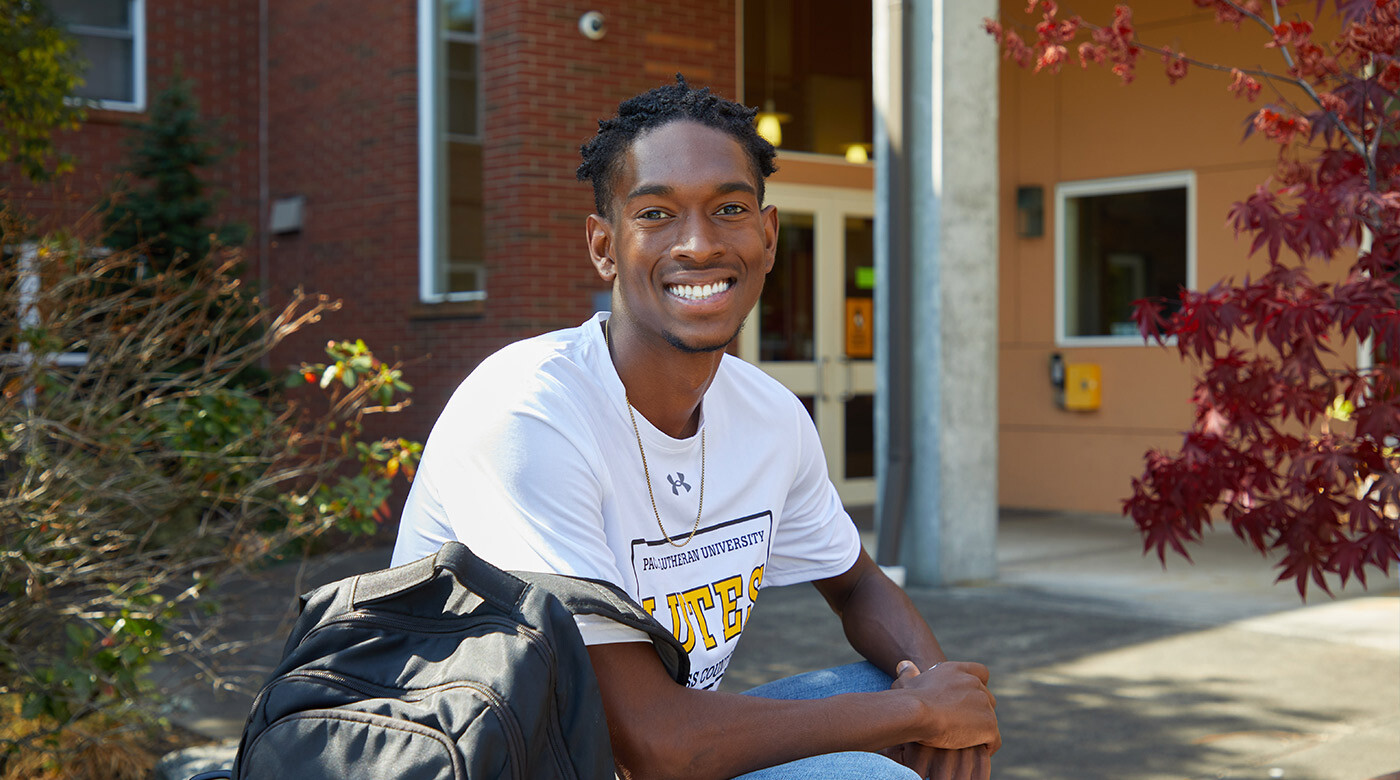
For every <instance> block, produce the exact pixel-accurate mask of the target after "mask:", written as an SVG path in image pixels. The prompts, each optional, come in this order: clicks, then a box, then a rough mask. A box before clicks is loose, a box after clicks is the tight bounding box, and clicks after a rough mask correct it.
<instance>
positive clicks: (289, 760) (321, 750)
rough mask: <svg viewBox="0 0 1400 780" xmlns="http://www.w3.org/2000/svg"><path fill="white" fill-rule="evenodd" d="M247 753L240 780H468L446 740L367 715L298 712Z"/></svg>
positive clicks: (272, 728) (403, 723) (267, 732)
mask: <svg viewBox="0 0 1400 780" xmlns="http://www.w3.org/2000/svg"><path fill="white" fill-rule="evenodd" d="M248 747H249V749H248V751H247V753H246V754H245V755H244V756H242V759H243V760H242V761H241V762H240V763H239V766H238V777H239V778H240V779H241V780H242V779H244V778H246V780H270V779H271V778H283V777H285V778H294V779H295V780H320V778H346V777H376V778H378V777H385V778H387V777H392V778H398V780H468V778H467V774H466V771H465V770H464V769H463V767H462V760H461V757H460V756H458V755H457V748H456V746H455V745H453V744H452V742H451V741H450V740H448V738H447V737H446V736H445V735H443V734H441V733H439V732H437V731H434V730H433V729H430V728H428V727H426V726H422V725H419V724H417V723H411V722H407V721H403V720H399V719H396V718H390V717H385V716H383V715H377V714H375V713H372V712H356V711H353V710H308V711H306V712H298V713H295V714H293V715H288V716H287V717H285V718H282V719H281V720H279V721H277V722H276V723H273V724H272V725H271V726H269V727H268V728H267V730H265V731H264V732H263V733H261V734H259V735H258V737H257V739H255V740H254V741H253V744H251V745H249V746H248ZM473 780H474V779H473Z"/></svg>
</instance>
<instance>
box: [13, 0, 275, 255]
mask: <svg viewBox="0 0 1400 780" xmlns="http://www.w3.org/2000/svg"><path fill="white" fill-rule="evenodd" d="M177 66H178V67H179V68H180V69H181V71H182V72H183V73H184V75H185V77H186V78H189V79H191V80H193V82H194V91H195V97H196V98H197V99H198V100H199V104H200V111H201V114H202V115H203V116H204V117H205V118H206V119H217V120H218V123H219V124H218V128H217V134H216V136H215V137H216V138H217V139H218V140H219V141H220V142H221V146H222V147H223V149H224V151H225V152H227V156H226V157H225V158H224V159H223V161H222V162H220V163H219V164H218V165H217V166H216V167H215V168H213V169H212V170H209V171H206V172H205V173H206V179H207V180H208V181H209V183H210V185H211V190H212V192H213V194H214V195H215V196H216V197H217V201H216V202H217V203H218V206H219V210H220V213H221V215H222V216H223V218H225V219H227V220H229V221H233V222H242V223H244V224H245V225H247V226H248V227H249V228H250V229H252V230H256V229H257V227H258V224H257V219H258V100H257V98H258V5H257V3H251V2H246V0H146V95H147V101H146V102H147V104H148V105H149V104H150V101H151V98H152V97H153V96H154V95H155V94H156V93H157V92H159V91H160V90H161V89H163V88H165V87H166V86H167V85H168V84H169V82H170V76H171V74H172V72H173V71H174V69H175V68H176V67H177ZM145 118H146V115H145V114H144V113H132V112H126V111H90V112H89V113H88V119H87V121H86V122H84V123H83V125H82V127H80V128H79V129H77V130H75V131H71V132H70V131H65V132H62V133H59V134H58V136H57V137H56V141H57V146H58V148H59V149H60V150H62V151H64V152H66V153H69V154H72V155H73V156H74V158H75V159H74V163H75V170H74V171H73V172H72V173H71V174H68V175H66V176H63V177H61V178H59V179H58V180H57V181H54V182H52V183H49V184H44V185H37V186H36V185H32V184H30V183H29V182H27V181H26V180H24V179H23V178H21V177H19V176H18V175H17V174H16V173H14V172H13V171H11V170H9V166H6V167H5V168H3V169H0V189H3V190H6V191H7V192H6V193H5V196H6V197H7V198H8V199H11V200H13V201H15V202H16V203H18V204H19V206H20V207H21V208H23V209H25V210H26V211H27V212H29V213H30V214H32V215H34V216H36V217H38V218H40V219H41V220H43V224H44V225H47V226H56V225H67V226H71V225H73V224H74V222H75V221H76V220H78V219H79V218H80V217H82V216H83V215H84V214H85V213H86V212H88V211H89V210H90V209H92V208H93V206H94V205H95V204H96V203H97V202H98V201H99V200H100V199H101V197H102V195H103V194H104V193H106V192H107V191H108V190H109V188H110V187H111V184H112V182H113V180H114V178H115V177H116V175H117V174H118V172H119V171H120V170H121V169H122V167H123V166H124V165H125V164H126V161H127V148H126V146H125V140H126V139H127V138H128V137H129V136H130V135H131V133H132V131H131V130H130V129H129V128H127V127H126V126H125V124H126V123H128V122H130V121H133V120H135V121H140V120H144V119H145Z"/></svg>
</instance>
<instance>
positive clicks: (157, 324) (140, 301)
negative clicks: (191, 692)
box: [0, 230, 419, 774]
mask: <svg viewBox="0 0 1400 780" xmlns="http://www.w3.org/2000/svg"><path fill="white" fill-rule="evenodd" d="M14 235H15V232H14V231H12V230H11V231H6V232H5V234H4V235H3V236H0V238H3V239H4V241H3V243H4V244H5V246H6V247H7V251H9V252H10V254H11V255H12V256H11V257H10V258H8V261H7V262H5V263H3V264H0V391H3V396H2V397H0V487H2V488H3V489H0V539H3V540H4V541H3V549H0V697H5V698H6V699H7V700H11V701H14V700H17V701H18V702H19V706H20V709H21V715H22V717H23V718H25V719H26V720H27V721H29V722H31V723H32V724H38V727H36V728H31V729H26V730H23V731H21V732H3V733H0V774H3V773H4V764H5V761H6V757H7V756H15V755H16V753H20V754H23V755H24V756H30V757H32V755H33V754H34V751H40V752H42V751H44V750H56V749H57V746H59V745H61V744H68V742H66V741H65V739H67V738H68V737H70V736H71V734H72V733H75V730H79V729H81V728H82V727H83V724H84V723H91V722H92V721H93V719H94V718H100V719H116V721H118V722H126V721H127V720H129V719H130V718H131V717H135V716H143V717H144V716H146V715H149V714H150V713H152V712H155V711H156V710H155V709H153V707H152V703H153V702H154V701H155V700H156V699H157V697H156V692H155V691H154V690H153V686H152V684H151V683H150V682H149V680H148V672H149V670H150V668H151V664H152V663H153V662H154V661H155V660H156V659H159V658H164V657H168V656H184V657H189V658H190V659H192V660H194V661H195V662H196V663H197V664H198V665H199V668H201V669H205V670H207V671H208V676H209V677H210V680H211V681H212V682H216V683H217V682H219V680H218V674H217V669H218V665H217V660H218V659H217V657H216V654H213V651H211V650H209V649H208V648H209V644H210V643H209V641H208V640H209V639H210V637H211V636H213V635H214V632H215V631H217V628H218V615H217V609H216V608H214V606H213V602H212V601H211V600H210V596H209V593H210V591H211V590H212V589H214V588H215V586H216V585H217V584H218V583H219V582H220V581H221V580H223V579H224V578H226V577H227V576H229V575H230V574H231V573H235V572H237V571H239V570H240V569H244V568H246V567H249V566H256V565H261V564H264V563H266V562H268V561H270V560H272V559H275V558H276V557H278V556H280V555H285V554H287V553H288V551H291V550H295V549H298V546H299V545H304V544H305V543H307V542H308V541H309V540H312V539H315V538H317V537H320V536H322V535H323V534H326V533H327V532H329V531H332V530H333V529H336V530H338V531H340V532H343V533H349V534H356V533H365V532H370V531H373V530H374V528H375V526H376V523H377V521H378V520H382V519H383V518H384V517H386V516H387V511H386V509H387V504H386V499H387V498H388V497H389V494H390V490H391V486H392V484H391V483H392V481H393V480H394V479H395V478H397V477H398V476H399V475H404V476H411V474H412V470H413V466H414V464H415V463H416V461H417V455H418V452H419V446H418V445H417V444H416V443H414V442H409V441H406V440H402V439H398V440H386V441H375V442H371V441H364V440H362V420H363V418H364V416H365V415H367V414H375V413H387V412H392V411H396V410H397V409H400V408H402V407H403V406H404V405H405V404H407V403H408V401H407V398H406V393H408V392H409V391H410V390H411V388H410V387H409V386H408V385H407V384H405V383H404V381H403V378H402V376H401V374H400V372H399V370H398V368H397V367H394V366H388V365H385V364H383V363H382V362H380V361H379V360H377V359H376V358H375V357H374V355H373V354H372V353H371V352H370V350H369V349H368V347H366V346H365V345H364V343H363V342H358V341H356V342H341V343H332V344H330V345H329V347H328V348H327V357H328V359H327V361H326V362H323V363H315V364H303V365H301V366H297V367H295V368H293V369H290V370H289V372H288V378H287V379H280V378H279V379H277V380H274V381H267V382H264V383H262V384H253V385H249V384H246V383H244V384H240V383H239V382H244V381H245V379H240V378H246V377H248V376H258V375H266V372H258V371H248V370H247V369H249V368H254V367H257V366H258V365H259V364H261V363H264V362H265V361H266V358H267V356H268V354H269V351H270V350H272V349H273V348H274V347H275V346H276V345H277V344H279V343H280V342H282V341H283V340H284V339H285V338H286V337H287V336H288V335H290V334H292V333H293V332H296V331H297V330H300V329H301V328H304V327H306V326H308V325H311V324H312V323H315V322H316V321H317V320H318V319H320V317H321V315H323V314H324V313H326V312H328V311H331V310H333V309H335V308H337V307H338V305H339V304H338V303H337V302H333V301H330V300H328V299H326V298H325V297H324V296H313V295H307V294H304V293H302V292H297V293H296V294H295V295H294V296H293V297H292V300H291V301H290V302H289V303H288V304H287V305H286V306H285V307H283V308H281V309H279V310H270V309H268V308H267V307H265V306H264V305H263V304H262V303H261V302H259V301H258V300H256V299H251V298H250V297H249V296H247V295H246V294H245V293H244V292H243V290H242V287H241V284H240V281H239V279H238V278H237V277H236V276H234V275H232V274H231V273H230V271H229V269H231V268H233V267H235V266H236V264H237V261H238V257H237V254H236V253H235V252H233V251H229V250H223V249H217V248H216V249H215V250H214V252H213V253H212V254H211V255H210V257H209V258H208V259H207V260H206V261H205V262H202V263H198V264H194V265H193V266H191V268H190V269H189V270H185V271H183V272H182V273H181V275H180V278H178V279H177V278H175V277H174V276H173V275H172V274H165V273H157V274H149V273H147V272H145V271H143V264H142V263H141V262H140V259H141V258H140V256H139V255H138V254H136V253H135V252H113V253H109V254H105V255H103V254H102V250H97V249H95V248H94V247H92V246H89V245H87V244H85V243H83V242H81V241H79V240H76V239H73V238H67V237H62V236H57V237H49V238H46V239H43V240H40V241H38V242H31V243H28V244H25V243H23V242H19V241H17V240H15V239H14ZM308 376H309V377H311V378H312V379H313V380H314V381H312V382H310V383H307V382H306V381H305V380H306V377H308ZM289 384H293V385H295V384H300V385H303V386H304V387H302V388H301V389H296V390H291V389H288V388H287V385H289ZM298 399H300V402H298ZM7 734H8V735H9V736H7ZM15 734H20V736H15ZM69 741H71V740H69ZM16 760H19V759H18V758H16Z"/></svg>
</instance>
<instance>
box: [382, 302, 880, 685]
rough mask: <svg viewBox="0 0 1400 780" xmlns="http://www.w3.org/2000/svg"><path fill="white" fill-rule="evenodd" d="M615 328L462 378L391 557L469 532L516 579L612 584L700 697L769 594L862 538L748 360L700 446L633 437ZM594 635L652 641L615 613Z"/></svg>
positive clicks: (490, 363)
mask: <svg viewBox="0 0 1400 780" xmlns="http://www.w3.org/2000/svg"><path fill="white" fill-rule="evenodd" d="M606 318H607V315H606V314H599V315H595V316H594V317H593V318H592V319H590V320H589V321H588V322H585V323H584V324H583V325H581V326H579V327H577V328H569V329H566V330H561V331H556V332H553V333H547V334H545V335H543V336H538V337H536V338H532V339H527V340H525V341H521V342H517V343H515V344H512V345H510V346H508V347H506V348H505V349H502V350H501V351H500V352H497V353H496V354H494V355H492V356H491V357H489V358H487V359H486V360H485V361H483V362H482V363H481V365H480V366H478V367H477V368H476V370H475V371H473V372H472V373H471V375H470V376H468V377H467V379H466V380H465V381H463V382H462V384H461V386H460V387H458V388H457V391H456V392H455V393H454V394H453V395H452V398H451V400H449V401H448V403H447V406H446V408H445V409H444V410H443V412H442V416H441V417H439V418H438V421H437V424H436V425H434V427H433V431H432V434H431V435H430V436H429V437H428V442H427V445H426V446H425V447H424V450H423V458H422V462H421V463H420V464H419V468H418V472H417V474H416V476H415V478H414V481H413V487H412V489H411V491H410V492H409V496H408V501H407V503H406V504H405V506H404V511H403V517H402V520H401V523H400V526H399V536H398V541H397V544H396V545H395V548H394V558H393V560H394V564H395V565H398V564H401V563H407V562H409V561H412V560H415V559H417V558H420V557H423V556H425V555H430V554H432V553H434V552H436V551H437V549H438V548H439V547H440V546H442V544H443V543H444V542H447V541H449V540H453V539H456V540H459V541H461V542H463V543H464V544H466V545H467V546H468V547H470V548H471V549H472V550H473V551H474V552H475V553H476V554H477V555H479V556H481V557H482V558H485V559H486V560H488V561H490V562H491V563H494V564H495V565H497V566H499V567H501V568H503V569H519V570H525V571H547V572H557V573H560V574H567V575H572V576H579V577H591V578H594V579H602V580H607V581H609V582H612V583H615V584H617V585H619V586H620V587H622V589H623V590H625V591H627V592H628V593H630V594H631V595H632V596H633V597H634V598H635V599H636V600H637V602H638V603H640V604H641V605H642V606H643V607H645V608H646V609H647V610H648V611H649V612H651V613H652V614H653V615H654V616H655V617H656V619H657V620H658V621H660V622H661V624H662V625H664V626H666V627H667V628H669V629H671V632H672V633H673V634H675V636H676V638H677V639H679V640H680V641H681V642H682V643H683V644H684V645H685V646H686V648H687V650H688V652H689V654H690V662H691V670H692V674H691V678H690V685H691V687H695V688H713V687H715V686H717V685H718V684H719V681H720V679H721V678H722V677H723V675H724V670H725V668H726V667H727V666H728V664H729V657H730V654H731V653H733V651H734V647H735V644H736V643H737V641H738V639H739V634H740V632H741V631H742V630H743V627H744V623H745V621H746V620H747V619H748V617H749V611H750V610H751V609H752V607H753V604H754V602H755V600H756V599H757V597H758V592H759V589H760V587H762V586H764V585H788V584H792V583H797V582H806V581H810V580H814V579H821V578H825V577H831V576H835V575H837V574H841V573H843V572H845V571H847V570H848V569H850V567H851V566H852V565H853V564H854V563H855V561H856V558H857V556H858V555H859V552H860V539H859V536H858V535H857V533H856V530H855V526H854V524H853V523H852V522H851V519H850V516H849V515H847V514H846V511H845V509H844V508H842V505H841V501H840V498H839V497H838V496H837V493H836V489H835V487H834V486H833V485H832V484H831V480H830V479H829V478H828V477H827V472H826V463H825V460H824V458H823V456H822V450H821V444H820V442H819V440H818V438H817V432H816V428H815V427H814V426H813V424H812V420H811V417H809V416H808V414H807V411H806V410H805V409H804V408H803V406H802V404H801V403H800V402H799V401H798V400H797V398H796V397H795V396H794V395H793V394H792V393H791V392H790V391H788V390H787V389H786V388H784V387H783V386H782V385H780V384H779V383H778V382H776V381H775V380H773V379H772V378H770V377H769V376H767V375H766V374H764V373H763V372H762V371H760V370H758V369H757V368H755V367H754V366H751V365H749V364H748V363H745V362H743V361H742V360H739V359H737V358H735V357H733V356H731V355H725V356H724V359H723V360H722V361H721V363H720V368H719V371H718V373H717V374H716V375H715V379H714V382H713V383H712V384H711V386H710V388H709V390H708V391H707V392H706V393H705V397H704V400H703V401H702V403H701V419H700V428H699V431H698V432H697V433H696V434H695V435H694V436H692V437H690V438H688V439H673V438H671V437H670V436H668V435H666V434H664V433H662V432H661V431H659V430H657V429H656V428H655V427H654V426H652V425H651V423H650V422H648V421H647V419H646V418H645V417H643V416H642V415H641V414H637V415H636V433H634V431H633V425H632V421H631V419H630V418H629V417H628V408H627V403H626V400H625V399H626V395H625V390H624V388H623V385H622V381H621V380H620V379H619V378H618V375H617V371H616V370H615V369H614V367H613V364H612V360H611V359H610V358H609V356H608V349H607V346H606V344H605V343H604V341H603V334H602V328H601V327H600V323H601V322H602V321H603V320H604V319H606ZM701 432H703V436H702V434H701ZM638 435H640V437H641V441H642V445H643V447H644V448H645V451H646V471H647V472H649V473H650V475H651V488H652V494H654V496H655V510H654V511H653V506H652V495H651V494H649V493H648V491H647V479H646V477H645V476H644V471H643V467H642V457H641V455H640V453H639V452H638V447H637V437H638ZM702 440H703V449H704V453H703V465H702V454H701V449H702ZM702 481H703V493H704V505H703V509H702V508H701V506H700V503H701V493H702ZM697 512H700V523H699V526H698V530H697V531H696V532H695V538H694V539H691V540H690V541H689V543H685V542H686V539H687V538H688V537H689V536H690V533H691V529H692V528H694V527H696V524H695V518H696V513H697ZM656 513H659V514H660V518H661V522H662V523H664V524H665V529H666V533H667V534H669V535H670V537H671V539H672V540H674V542H675V543H677V544H683V546H681V547H676V546H673V545H672V544H671V543H670V542H668V541H667V540H666V539H665V538H664V537H663V535H662V533H661V531H660V529H659V528H658V524H657V517H656ZM580 629H581V631H582V632H583V636H584V641H585V642H587V643H589V644H598V643H602V642H613V641H630V640H633V639H638V638H641V635H640V633H639V632H633V630H632V629H629V628H627V627H625V626H621V625H620V624H616V623H613V622H611V621H607V620H602V621H596V620H595V621H588V620H585V621H580Z"/></svg>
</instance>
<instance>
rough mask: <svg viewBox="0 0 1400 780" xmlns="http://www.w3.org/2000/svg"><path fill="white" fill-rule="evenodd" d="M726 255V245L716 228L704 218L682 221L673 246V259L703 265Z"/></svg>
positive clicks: (689, 218)
mask: <svg viewBox="0 0 1400 780" xmlns="http://www.w3.org/2000/svg"><path fill="white" fill-rule="evenodd" d="M723 253H724V244H723V242H722V241H721V240H720V237H719V236H718V235H717V233H716V230H715V226H714V225H712V224H710V220H708V219H704V218H703V217H686V218H685V219H684V220H682V222H681V224H680V227H679V229H678V234H677V235H676V241H675V243H673V244H672V245H671V257H672V258H674V259H676V260H681V261H685V262H691V263H703V262H706V261H708V260H712V259H714V258H716V257H719V256H720V255H721V254H723Z"/></svg>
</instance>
